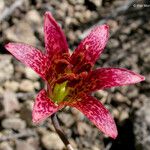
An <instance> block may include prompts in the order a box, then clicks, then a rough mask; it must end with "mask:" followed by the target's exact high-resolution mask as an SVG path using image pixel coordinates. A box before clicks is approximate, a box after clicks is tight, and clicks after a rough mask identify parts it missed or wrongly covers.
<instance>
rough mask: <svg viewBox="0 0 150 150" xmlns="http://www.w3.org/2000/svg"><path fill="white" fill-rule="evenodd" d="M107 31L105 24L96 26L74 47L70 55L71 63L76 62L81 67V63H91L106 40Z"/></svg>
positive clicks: (97, 56) (74, 63) (100, 51)
mask: <svg viewBox="0 0 150 150" xmlns="http://www.w3.org/2000/svg"><path fill="white" fill-rule="evenodd" d="M108 31H109V27H108V26H107V25H101V26H96V27H95V28H94V29H93V30H92V31H91V33H90V34H89V35H88V36H87V37H86V38H85V39H84V40H83V41H82V42H81V43H80V44H79V46H78V47H77V48H76V49H75V51H74V52H73V54H72V56H71V63H72V64H73V65H77V64H78V67H79V68H81V67H82V64H89V63H90V64H91V65H93V64H94V63H95V61H96V60H97V59H98V58H99V56H100V54H101V53H102V51H103V49H104V47H105V45H106V43H107V41H108V37H109V32H108ZM79 62H80V64H79ZM76 72H77V71H76Z"/></svg>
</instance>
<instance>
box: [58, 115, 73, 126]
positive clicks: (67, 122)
mask: <svg viewBox="0 0 150 150" xmlns="http://www.w3.org/2000/svg"><path fill="white" fill-rule="evenodd" d="M59 119H60V120H61V121H62V122H63V123H64V125H65V126H67V127H71V126H72V125H73V124H74V122H75V120H74V118H73V116H72V115H71V114H67V113H63V112H62V113H60V114H59Z"/></svg>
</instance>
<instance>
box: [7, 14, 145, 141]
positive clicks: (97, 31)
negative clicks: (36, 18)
mask: <svg viewBox="0 0 150 150" xmlns="http://www.w3.org/2000/svg"><path fill="white" fill-rule="evenodd" d="M44 34H45V49H46V50H45V51H44V52H42V51H40V50H38V49H37V48H34V47H32V46H30V45H27V44H23V43H8V44H7V45H5V48H6V49H7V50H8V51H9V52H10V53H11V54H12V55H14V56H15V57H16V58H17V59H18V60H20V61H21V62H22V63H24V64H25V65H27V66H29V67H31V68H32V69H33V70H34V71H35V72H36V73H37V74H39V75H40V77H41V78H42V79H43V80H44V81H45V84H46V89H42V90H41V91H40V92H39V93H38V94H37V97H36V100H35V103H34V107H33V112H32V120H33V122H34V123H40V122H42V121H43V120H45V119H46V118H47V117H49V116H51V115H52V114H53V113H55V112H57V111H59V110H60V109H62V108H64V107H65V106H71V107H75V108H77V109H78V110H79V111H81V112H82V113H83V114H84V115H85V116H86V117H87V118H88V119H89V120H90V121H91V122H93V123H94V124H95V125H96V126H97V128H98V129H100V130H101V131H102V132H104V133H105V134H106V135H108V136H110V137H112V138H116V137H117V134H118V133H117V128H116V124H115V121H114V119H113V118H112V117H111V115H110V113H109V111H108V110H107V109H106V108H105V107H104V106H103V105H102V103H101V102H100V101H99V100H97V99H96V98H94V97H92V96H91V93H92V92H94V91H96V90H102V89H106V88H111V87H116V86H123V85H129V84H134V83H138V82H141V81H143V80H144V77H143V76H141V75H139V74H137V73H134V72H132V71H130V70H127V69H122V68H97V69H95V70H94V69H93V66H94V63H95V62H96V60H97V59H98V58H99V56H100V55H101V53H102V51H103V50H104V48H105V45H106V43H107V41H108V38H109V27H108V25H105V24H104V25H100V26H96V27H94V28H93V30H92V31H91V32H90V34H89V35H88V36H87V37H86V38H85V39H84V40H83V41H82V42H81V43H80V44H79V46H78V47H77V48H76V49H75V51H74V52H73V54H72V55H71V54H70V53H69V48H68V44H67V41H66V38H65V35H64V33H63V31H62V29H61V28H60V26H59V25H58V24H57V22H56V21H55V19H54V18H53V16H52V15H51V13H50V12H46V13H45V17H44ZM29 38H30V37H29Z"/></svg>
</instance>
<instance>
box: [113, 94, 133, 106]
mask: <svg viewBox="0 0 150 150" xmlns="http://www.w3.org/2000/svg"><path fill="white" fill-rule="evenodd" d="M113 100H114V101H116V102H119V103H130V101H129V99H128V98H127V97H125V96H124V95H122V94H121V93H119V92H117V93H116V94H115V95H114V98H113Z"/></svg>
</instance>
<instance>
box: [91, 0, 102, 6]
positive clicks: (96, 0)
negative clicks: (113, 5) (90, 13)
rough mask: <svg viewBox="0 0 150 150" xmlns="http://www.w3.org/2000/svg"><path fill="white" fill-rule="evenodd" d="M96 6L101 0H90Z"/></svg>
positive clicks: (99, 4) (100, 3)
mask: <svg viewBox="0 0 150 150" xmlns="http://www.w3.org/2000/svg"><path fill="white" fill-rule="evenodd" d="M90 2H91V3H93V4H94V5H95V6H96V7H97V8H98V7H100V6H101V5H102V0H90Z"/></svg>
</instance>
